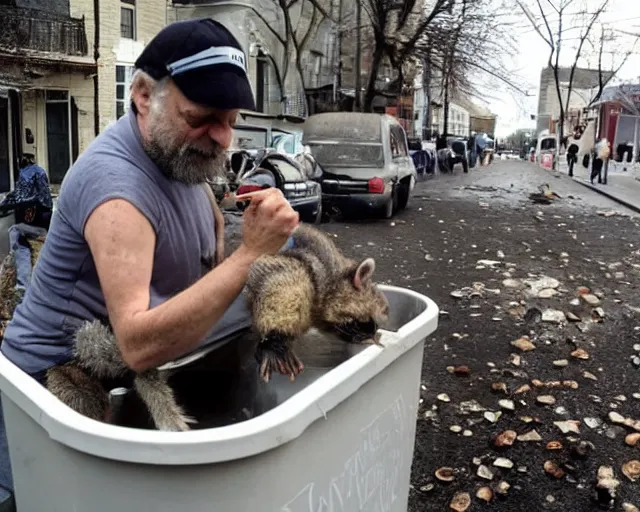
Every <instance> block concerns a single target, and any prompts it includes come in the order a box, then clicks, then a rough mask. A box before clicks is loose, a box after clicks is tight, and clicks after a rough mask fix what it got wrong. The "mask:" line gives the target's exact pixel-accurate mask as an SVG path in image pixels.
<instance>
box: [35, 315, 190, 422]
mask: <svg viewBox="0 0 640 512" xmlns="http://www.w3.org/2000/svg"><path fill="white" fill-rule="evenodd" d="M127 376H133V387H134V389H135V391H136V393H137V394H138V396H139V397H140V399H141V400H142V401H143V402H144V404H145V405H146V406H147V409H148V411H149V415H150V416H151V419H152V421H153V423H154V424H155V426H156V428H157V429H158V430H166V431H186V430H189V424H190V423H195V420H194V419H193V418H190V417H189V416H187V415H186V414H185V412H184V411H183V410H182V408H181V407H180V406H179V405H178V403H177V401H176V399H175V396H174V393H173V391H172V389H171V387H170V386H169V384H168V383H167V378H168V373H167V372H160V371H158V370H156V369H151V370H147V371H145V372H142V373H139V374H134V373H133V371H132V370H131V369H130V368H129V367H127V366H126V365H125V363H124V360H123V359H122V355H121V354H120V350H119V349H118V344H117V342H116V338H115V335H114V334H113V331H112V330H111V328H110V327H109V326H107V325H104V324H103V323H101V322H100V321H98V320H95V321H93V322H85V323H84V324H83V325H82V327H81V328H80V329H79V330H78V331H77V332H76V335H75V349H74V358H73V360H72V361H70V362H68V363H66V364H63V365H58V366H54V367H52V368H50V369H49V370H48V372H47V378H46V385H47V389H48V390H49V391H50V392H51V393H52V394H53V395H55V396H56V397H58V398H59V399H60V400H61V401H62V402H64V403H65V404H66V405H68V406H69V407H71V408H72V409H74V410H75V411H76V412H79V413H80V414H83V415H85V416H88V417H89V418H92V419H95V420H98V421H107V419H108V418H109V413H110V410H109V395H108V392H107V390H106V389H105V388H104V387H103V386H102V384H101V380H104V379H122V378H125V377H127Z"/></svg>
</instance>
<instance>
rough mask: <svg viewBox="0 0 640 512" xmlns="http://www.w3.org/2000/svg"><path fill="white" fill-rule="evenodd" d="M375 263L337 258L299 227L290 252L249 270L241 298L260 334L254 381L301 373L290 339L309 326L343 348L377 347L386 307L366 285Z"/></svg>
mask: <svg viewBox="0 0 640 512" xmlns="http://www.w3.org/2000/svg"><path fill="white" fill-rule="evenodd" d="M374 270H375V261H374V260H373V259H371V258H367V259H365V260H362V261H361V262H360V263H358V262H356V261H354V260H351V259H348V258H346V257H345V256H343V255H342V253H341V252H340V251H339V250H338V248H337V247H336V245H335V244H334V242H333V241H332V240H331V238H329V236H327V235H326V234H324V233H322V232H321V231H319V230H317V229H315V228H313V227H311V226H309V225H308V224H301V225H300V226H299V227H298V228H297V229H296V231H295V232H294V234H293V247H292V248H289V249H286V250H284V251H282V252H280V253H278V254H276V255H273V256H262V257H261V258H259V259H257V260H256V261H255V262H254V263H253V265H252V266H251V268H250V269H249V277H248V281H247V298H248V301H249V305H250V307H251V312H252V315H253V324H254V327H255V329H256V330H257V331H258V334H259V335H260V339H261V341H260V343H259V344H258V347H257V350H256V359H257V361H258V364H259V370H260V376H261V377H262V379H263V380H265V382H268V381H269V379H270V377H271V375H272V373H273V372H279V373H281V374H283V375H288V376H289V377H290V378H291V379H292V380H293V379H295V377H296V376H297V375H298V374H299V373H300V372H301V371H302V370H303V369H304V365H303V364H302V362H301V361H300V360H299V359H298V357H297V356H296V355H295V352H294V344H295V340H296V339H299V338H300V337H301V336H302V335H303V334H304V333H305V332H307V331H308V330H309V329H310V328H311V327H315V328H316V329H318V330H319V331H323V332H327V333H331V334H337V335H338V336H339V337H340V338H341V339H342V340H343V341H345V342H348V343H375V344H378V345H379V344H380V343H379V341H378V337H377V331H378V328H379V327H380V326H381V325H383V324H384V323H385V322H386V321H387V320H388V315H389V304H388V302H387V300H386V298H385V296H384V295H383V293H382V292H381V291H379V290H378V289H377V287H376V285H375V284H374V283H373V281H372V275H373V272H374Z"/></svg>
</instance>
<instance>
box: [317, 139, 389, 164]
mask: <svg viewBox="0 0 640 512" xmlns="http://www.w3.org/2000/svg"><path fill="white" fill-rule="evenodd" d="M309 147H310V148H311V154H312V155H313V156H314V158H315V159H316V160H317V162H318V163H319V164H320V166H326V167H384V151H383V147H382V144H355V143H354V144H349V143H339V144H317V143H316V144H314V143H309Z"/></svg>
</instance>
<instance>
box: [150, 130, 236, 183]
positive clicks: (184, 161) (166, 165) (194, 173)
mask: <svg viewBox="0 0 640 512" xmlns="http://www.w3.org/2000/svg"><path fill="white" fill-rule="evenodd" d="M143 145H144V149H145V151H146V153H147V154H148V155H149V158H151V160H152V161H153V162H154V163H155V164H156V165H157V166H158V168H159V169H160V171H161V172H162V174H163V175H164V176H165V177H166V178H167V179H169V180H172V181H177V182H179V183H183V184H184V185H199V184H201V183H204V182H205V181H207V180H212V179H213V178H214V177H216V176H224V164H225V157H226V154H225V151H224V150H223V149H222V148H220V147H217V148H216V149H215V151H214V152H213V153H205V152H204V151H200V150H198V149H196V148H194V147H191V146H189V145H187V144H183V145H182V146H180V147H179V148H178V149H173V148H170V147H168V145H164V144H162V143H161V142H160V141H158V140H157V139H156V138H155V137H152V138H151V140H148V141H144V143H143Z"/></svg>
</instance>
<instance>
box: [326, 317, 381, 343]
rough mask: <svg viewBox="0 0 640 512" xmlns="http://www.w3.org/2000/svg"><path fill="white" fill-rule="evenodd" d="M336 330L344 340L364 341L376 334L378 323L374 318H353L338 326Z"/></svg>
mask: <svg viewBox="0 0 640 512" xmlns="http://www.w3.org/2000/svg"><path fill="white" fill-rule="evenodd" d="M336 330H337V331H338V334H339V335H340V337H341V338H342V339H343V340H344V341H347V342H350V343H362V342H363V341H366V340H369V339H371V338H372V337H374V336H375V334H376V332H377V330H378V325H377V324H376V322H375V321H374V320H368V321H366V322H359V321H357V320H352V321H351V322H347V323H344V324H341V325H338V326H336Z"/></svg>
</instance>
